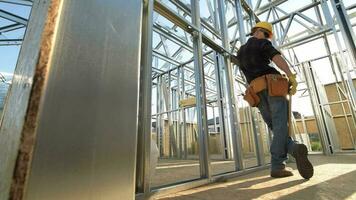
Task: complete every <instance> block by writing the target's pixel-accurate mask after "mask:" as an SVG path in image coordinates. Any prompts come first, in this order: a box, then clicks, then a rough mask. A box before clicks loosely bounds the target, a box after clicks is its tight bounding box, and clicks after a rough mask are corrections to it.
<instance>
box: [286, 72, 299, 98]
mask: <svg viewBox="0 0 356 200" xmlns="http://www.w3.org/2000/svg"><path fill="white" fill-rule="evenodd" d="M288 79H289V84H290V87H289V94H290V95H295V93H297V86H298V82H297V80H296V75H295V74H291V75H289V76H288Z"/></svg>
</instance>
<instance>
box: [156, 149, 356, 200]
mask: <svg viewBox="0 0 356 200" xmlns="http://www.w3.org/2000/svg"><path fill="white" fill-rule="evenodd" d="M310 158H311V161H312V163H313V164H314V167H315V168H314V169H315V173H314V177H312V178H311V179H310V180H309V181H306V180H304V179H303V178H302V177H301V176H300V175H299V173H298V171H297V170H296V167H295V164H293V163H291V164H289V166H288V167H291V168H292V169H294V170H293V173H294V176H292V177H288V178H282V179H272V178H270V177H269V170H263V171H259V172H256V173H252V174H249V175H245V176H240V177H237V178H233V179H230V180H228V181H227V182H224V183H214V184H210V185H205V186H202V187H199V188H195V189H191V190H187V191H183V192H179V193H177V194H172V195H170V196H167V197H164V198H161V199H165V200H168V199H169V200H220V199H221V200H225V199H229V200H230V199H231V200H232V199H241V200H245V199H246V200H247V199H285V200H287V199H288V200H290V199H292V200H294V199H300V200H339V199H340V200H341V199H355V200H356V154H339V155H336V156H330V157H326V156H321V155H312V156H310Z"/></svg>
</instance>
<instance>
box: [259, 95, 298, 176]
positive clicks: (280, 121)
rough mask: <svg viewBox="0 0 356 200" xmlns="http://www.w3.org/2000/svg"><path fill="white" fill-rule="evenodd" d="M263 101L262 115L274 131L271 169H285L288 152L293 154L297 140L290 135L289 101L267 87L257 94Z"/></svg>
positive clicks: (271, 147) (261, 103)
mask: <svg viewBox="0 0 356 200" xmlns="http://www.w3.org/2000/svg"><path fill="white" fill-rule="evenodd" d="M257 95H258V96H259V97H260V99H261V101H260V104H259V105H258V109H259V110H260V112H261V114H262V117H263V119H264V121H265V122H266V124H267V125H268V127H269V128H270V129H271V130H272V132H273V139H272V144H271V146H270V152H271V164H272V169H271V170H278V169H284V168H285V165H286V163H285V162H286V160H287V159H288V157H287V153H289V154H292V152H293V148H294V144H295V142H294V141H293V140H292V138H291V137H290V136H289V135H288V125H287V124H288V101H287V99H286V98H285V97H272V96H269V95H268V91H267V89H265V90H263V91H261V92H259V93H258V94H257Z"/></svg>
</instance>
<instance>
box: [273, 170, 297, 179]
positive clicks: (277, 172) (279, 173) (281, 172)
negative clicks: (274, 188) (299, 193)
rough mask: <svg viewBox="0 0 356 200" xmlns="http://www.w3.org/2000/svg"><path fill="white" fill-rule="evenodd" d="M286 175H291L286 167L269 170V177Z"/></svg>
mask: <svg viewBox="0 0 356 200" xmlns="http://www.w3.org/2000/svg"><path fill="white" fill-rule="evenodd" d="M288 176H293V173H292V172H291V171H288V170H286V169H277V170H272V171H271V177H273V178H284V177H288Z"/></svg>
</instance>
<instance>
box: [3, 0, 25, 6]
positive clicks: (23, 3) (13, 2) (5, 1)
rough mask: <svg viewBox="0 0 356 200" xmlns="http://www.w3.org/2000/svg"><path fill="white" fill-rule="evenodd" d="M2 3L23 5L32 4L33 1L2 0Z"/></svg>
mask: <svg viewBox="0 0 356 200" xmlns="http://www.w3.org/2000/svg"><path fill="white" fill-rule="evenodd" d="M0 3H10V4H16V5H21V6H32V1H25V0H0Z"/></svg>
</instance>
